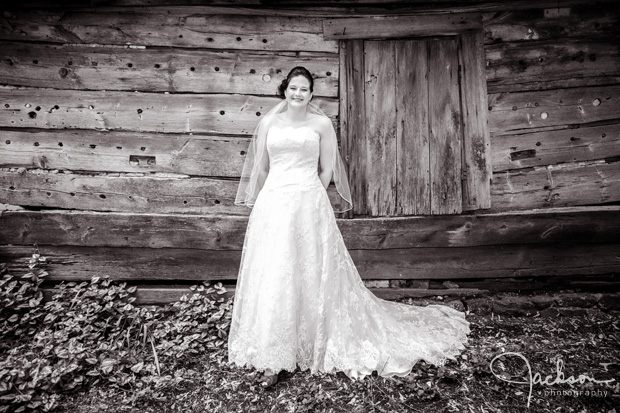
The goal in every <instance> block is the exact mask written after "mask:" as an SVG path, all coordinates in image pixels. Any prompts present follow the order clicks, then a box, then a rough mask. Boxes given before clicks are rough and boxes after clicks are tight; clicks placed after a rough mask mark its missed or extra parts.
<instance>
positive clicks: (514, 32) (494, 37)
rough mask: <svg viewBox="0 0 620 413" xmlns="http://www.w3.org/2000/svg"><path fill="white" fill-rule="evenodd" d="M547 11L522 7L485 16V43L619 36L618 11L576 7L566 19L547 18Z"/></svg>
mask: <svg viewBox="0 0 620 413" xmlns="http://www.w3.org/2000/svg"><path fill="white" fill-rule="evenodd" d="M548 7H552V6H548ZM564 7H568V6H564ZM545 8H546V7H544V8H543V7H541V8H538V7H519V8H518V9H515V10H510V11H503V12H492V13H484V14H483V15H482V21H483V24H484V31H485V43H486V44H495V43H501V42H523V41H537V40H556V41H557V39H561V38H573V39H603V38H614V37H618V35H619V34H620V33H619V31H620V25H619V23H620V22H619V21H620V12H618V10H617V8H615V10H614V8H613V7H605V6H603V7H592V6H591V5H576V6H574V7H571V9H570V13H569V14H568V15H567V16H558V17H551V16H546V13H545V10H544V9H545Z"/></svg>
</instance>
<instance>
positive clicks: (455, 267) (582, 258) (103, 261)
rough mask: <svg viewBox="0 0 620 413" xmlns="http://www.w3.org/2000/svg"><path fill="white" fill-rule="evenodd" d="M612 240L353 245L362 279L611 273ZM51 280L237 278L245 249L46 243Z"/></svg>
mask: <svg viewBox="0 0 620 413" xmlns="http://www.w3.org/2000/svg"><path fill="white" fill-rule="evenodd" d="M619 247H620V243H612V244H575V243H558V244H539V245H505V246H500V247H498V246H483V247H468V248H410V249H391V250H350V251H349V252H350V254H351V257H352V259H353V262H354V263H355V266H356V268H357V270H358V272H359V274H360V276H361V278H362V279H365V280H378V279H391V280H408V279H425V280H427V279H432V280H438V279H452V280H458V279H477V278H510V277H539V276H559V275H594V274H608V273H613V272H618V271H619V270H620V260H618V248H619ZM39 251H40V253H41V254H42V255H43V256H44V257H47V259H48V264H47V265H46V270H47V271H48V273H49V276H48V277H46V278H47V279H49V280H51V281H60V280H73V281H77V280H88V279H90V278H91V277H92V276H93V275H99V276H102V275H108V276H110V277H111V278H113V279H115V280H127V281H146V280H151V281H157V280H162V281H163V280H167V281H177V280H178V281H192V280H195V281H203V280H207V281H208V280H234V279H236V277H237V275H238V272H239V263H240V260H241V251H217V252H216V251H203V250H191V249H150V248H144V249H142V248H122V249H119V248H79V249H78V248H76V247H48V246H39ZM31 254H32V247H15V246H6V247H0V260H2V261H3V262H7V263H8V264H9V270H10V271H11V272H12V273H14V274H17V275H19V274H22V273H24V272H25V271H27V270H28V268H27V258H28V256H29V255H31Z"/></svg>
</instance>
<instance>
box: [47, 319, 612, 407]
mask: <svg viewBox="0 0 620 413" xmlns="http://www.w3.org/2000/svg"><path fill="white" fill-rule="evenodd" d="M467 319H468V320H469V322H470V323H471V329H472V332H471V335H470V341H469V344H468V348H467V350H466V351H465V352H464V353H463V354H462V355H461V356H460V357H459V358H458V359H457V360H456V361H450V362H448V363H447V364H446V365H445V366H444V367H441V368H437V367H435V366H430V365H427V364H425V363H424V362H420V363H418V364H417V365H416V367H415V368H414V370H413V372H412V373H411V374H410V375H409V376H407V377H404V378H380V377H376V376H374V377H367V378H366V379H364V380H359V381H352V380H350V379H349V378H347V377H346V376H344V375H343V374H341V373H339V374H336V375H325V374H321V375H311V374H310V373H308V372H301V371H296V372H294V373H286V372H285V373H281V374H280V380H279V382H278V383H277V384H276V385H275V386H274V387H273V388H271V389H266V390H265V389H263V388H262V387H261V386H259V385H258V384H256V383H255V381H254V376H255V374H254V372H252V371H251V370H244V369H239V368H236V367H234V366H231V365H229V364H228V363H227V361H226V354H225V350H224V351H221V352H216V353H214V354H211V355H210V356H208V355H196V356H193V357H192V358H191V359H188V360H186V361H185V362H184V364H183V365H177V366H174V371H172V370H169V371H168V374H171V375H172V376H174V377H176V378H177V380H176V381H175V380H170V381H168V383H167V384H164V385H163V386H162V387H161V388H160V389H156V390H155V391H154V392H153V393H152V394H150V395H149V396H148V397H142V398H141V399H136V398H134V397H132V393H134V390H133V389H127V390H121V389H120V388H118V387H113V386H109V385H93V386H91V387H90V388H88V389H87V390H86V391H84V392H81V393H76V394H72V395H67V396H65V397H64V398H63V399H62V401H61V404H60V407H59V411H66V412H74V413H84V412H123V411H129V412H131V411H135V412H323V411H325V412H502V413H509V412H526V411H527V412H608V413H609V412H614V413H615V412H616V411H618V406H619V405H620V385H619V382H620V347H619V346H618V339H619V338H620V332H619V327H620V322H619V320H618V317H617V315H614V314H609V313H606V312H603V311H601V310H596V309H595V310H591V311H589V313H588V314H587V315H578V316H562V317H548V318H547V317H536V316H534V317H498V316H496V315H488V316H480V315H476V314H469V315H468V316H467ZM507 352H512V353H518V355H517V354H512V355H505V356H503V357H502V356H500V357H499V358H498V359H496V360H495V361H494V362H493V366H492V367H493V371H494V372H495V374H497V376H496V375H495V374H493V373H492V372H491V371H490V365H491V361H492V360H493V359H494V358H495V357H496V356H499V355H500V354H502V353H507ZM519 355H520V356H519ZM526 360H527V362H526ZM558 361H559V362H560V365H558ZM528 364H529V366H528ZM558 366H559V367H558ZM171 367H172V366H171ZM558 371H560V373H559V372H558ZM536 373H540V376H541V378H542V381H543V382H544V383H546V384H540V381H538V382H536V383H535V384H534V385H533V388H532V391H531V395H530V390H529V385H528V384H526V383H525V382H526V381H527V380H528V379H527V377H528V376H529V374H531V375H532V376H535V375H536ZM502 375H503V379H500V378H499V377H498V376H502ZM580 375H582V378H583V379H585V382H584V383H583V384H581V383H576V384H573V385H572V386H571V385H569V384H567V382H568V381H569V380H570V377H571V376H572V377H573V378H575V379H578V378H579V376H580ZM547 376H551V377H548V378H547ZM584 376H587V377H588V378H585V377H584ZM558 377H559V378H560V379H558ZM562 378H563V379H562ZM545 379H546V381H545ZM590 379H594V380H597V381H599V382H600V381H608V380H613V382H611V383H608V384H602V383H593V382H592V381H591V380H590ZM507 381H513V382H515V381H516V382H522V383H524V384H518V383H509V382H507ZM582 381H583V380H582ZM558 382H560V383H558ZM561 382H563V384H562V383H561ZM554 383H555V384H554ZM528 402H529V408H528Z"/></svg>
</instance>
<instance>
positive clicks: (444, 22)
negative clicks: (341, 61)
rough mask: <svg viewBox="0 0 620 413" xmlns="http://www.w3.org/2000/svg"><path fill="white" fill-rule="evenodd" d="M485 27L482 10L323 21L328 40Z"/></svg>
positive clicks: (434, 34) (452, 33)
mask: <svg viewBox="0 0 620 413" xmlns="http://www.w3.org/2000/svg"><path fill="white" fill-rule="evenodd" d="M481 27H482V16H481V15H480V14H478V13H469V14H466V13H461V14H459V13H454V14H436V15H428V16H373V17H352V18H344V19H325V20H323V37H324V38H325V39H326V40H342V39H380V38H388V37H412V36H420V37H421V36H439V35H456V34H458V33H460V32H461V31H464V30H473V29H479V28H481Z"/></svg>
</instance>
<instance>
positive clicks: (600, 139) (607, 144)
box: [491, 123, 620, 172]
mask: <svg viewBox="0 0 620 413" xmlns="http://www.w3.org/2000/svg"><path fill="white" fill-rule="evenodd" d="M491 148H492V164H493V171H497V172H501V171H507V170H511V169H521V168H530V167H535V166H544V165H556V164H563V163H571V162H582V161H593V160H600V159H606V158H609V159H611V158H616V157H620V124H617V123H614V124H610V125H602V126H590V127H584V126H582V127H579V128H576V129H571V128H563V129H559V130H545V131H541V132H533V133H525V134H519V135H504V136H502V135H498V136H494V137H493V139H492V144H491Z"/></svg>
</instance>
